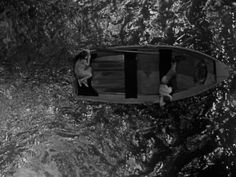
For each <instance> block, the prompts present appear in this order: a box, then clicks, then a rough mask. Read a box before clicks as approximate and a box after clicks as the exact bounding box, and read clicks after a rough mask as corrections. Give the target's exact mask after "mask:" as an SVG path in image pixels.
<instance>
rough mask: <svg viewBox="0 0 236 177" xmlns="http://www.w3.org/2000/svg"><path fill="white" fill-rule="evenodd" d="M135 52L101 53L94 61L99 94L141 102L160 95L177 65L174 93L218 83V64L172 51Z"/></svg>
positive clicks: (94, 76) (144, 50)
mask: <svg viewBox="0 0 236 177" xmlns="http://www.w3.org/2000/svg"><path fill="white" fill-rule="evenodd" d="M132 51H133V52H123V53H121V52H111V51H110V52H107V51H99V52H98V55H97V57H96V58H95V59H94V60H92V68H93V80H92V85H93V87H94V88H95V89H96V90H97V91H98V93H99V94H102V93H111V94H120V95H125V98H137V97H139V95H147V96H148V95H158V90H159V86H160V80H161V78H162V77H163V76H164V75H165V74H166V73H167V72H168V71H169V69H170V68H171V64H172V63H173V62H176V63H177V67H176V76H175V77H173V79H172V80H171V82H170V85H171V87H173V90H174V92H176V93H177V92H180V91H183V90H187V89H190V88H194V87H197V86H199V85H208V84H212V83H215V82H216V77H215V62H214V61H213V60H209V59H208V58H203V57H201V58H200V57H199V54H198V55H197V54H195V55H193V54H192V53H190V52H186V51H184V52H181V51H179V50H176V51H175V50H172V49H159V50H157V51H155V52H153V50H150V49H132Z"/></svg>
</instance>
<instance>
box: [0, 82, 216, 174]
mask: <svg viewBox="0 0 236 177" xmlns="http://www.w3.org/2000/svg"><path fill="white" fill-rule="evenodd" d="M60 84H62V83H60ZM70 90H71V88H70V86H68V85H57V84H39V83H34V82H32V83H27V84H24V83H21V82H20V81H19V82H16V83H14V84H13V85H12V84H11V85H7V84H6V85H2V87H1V90H0V91H1V93H0V100H1V101H0V111H1V115H0V120H1V125H0V128H1V129H0V131H1V133H0V140H1V141H0V174H1V175H0V176H1V177H6V176H14V177H79V176H81V177H86V176H88V177H90V176H102V177H105V176H109V177H110V176H114V177H119V176H120V177H124V176H132V175H133V176H135V174H140V173H142V172H147V174H148V176H155V175H156V174H157V173H158V169H159V168H161V167H162V164H161V163H160V164H154V166H155V165H156V166H155V167H156V168H155V169H154V168H152V169H149V167H148V166H147V165H145V162H147V161H148V160H149V159H151V158H152V156H153V154H154V152H155V151H157V149H158V150H159V151H161V150H164V148H163V149H162V147H158V148H157V147H156V145H155V144H157V143H156V142H155V139H154V138H153V134H154V133H156V131H159V132H162V125H164V124H168V121H169V118H168V117H163V116H164V115H165V116H166V115H168V114H159V113H160V112H164V110H160V108H159V107H158V106H157V105H154V106H147V107H145V106H143V107H142V106H126V105H109V104H99V103H91V102H83V101H76V100H74V99H73V98H72V96H71V95H70V94H68V93H70ZM216 102H217V99H216ZM155 109H156V111H155ZM167 112H168V111H167ZM159 120H160V122H158V121H159ZM163 135H164V134H163ZM164 138H166V141H167V142H170V143H171V141H173V137H168V136H166V137H164ZM166 153H168V152H166ZM149 165H150V164H149Z"/></svg>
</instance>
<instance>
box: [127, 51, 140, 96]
mask: <svg viewBox="0 0 236 177" xmlns="http://www.w3.org/2000/svg"><path fill="white" fill-rule="evenodd" d="M124 59H125V62H124V63H125V67H124V68H125V97H126V98H137V93H138V91H137V90H138V89H137V59H136V53H125V54H124Z"/></svg>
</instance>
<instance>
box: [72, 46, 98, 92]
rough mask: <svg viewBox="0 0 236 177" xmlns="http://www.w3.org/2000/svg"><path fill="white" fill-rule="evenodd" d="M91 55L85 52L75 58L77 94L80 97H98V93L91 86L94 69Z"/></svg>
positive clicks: (87, 51)
mask: <svg viewBox="0 0 236 177" xmlns="http://www.w3.org/2000/svg"><path fill="white" fill-rule="evenodd" d="M90 59H91V54H90V51H89V50H83V51H82V52H80V53H79V54H78V55H76V56H75V58H74V75H75V78H76V83H75V84H76V90H77V91H76V92H77V94H80V95H91V96H97V95H98V93H97V92H96V91H95V90H94V88H93V87H92V85H91V80H92V76H93V75H92V67H91V66H90Z"/></svg>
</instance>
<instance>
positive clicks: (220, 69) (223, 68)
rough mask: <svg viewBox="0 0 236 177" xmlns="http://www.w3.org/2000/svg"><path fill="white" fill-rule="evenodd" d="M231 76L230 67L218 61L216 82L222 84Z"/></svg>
mask: <svg viewBox="0 0 236 177" xmlns="http://www.w3.org/2000/svg"><path fill="white" fill-rule="evenodd" d="M229 76H230V67H229V66H227V65H226V64H225V63H223V62H220V61H217V62H216V80H217V83H220V82H222V81H224V80H226V79H227V78H229Z"/></svg>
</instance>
